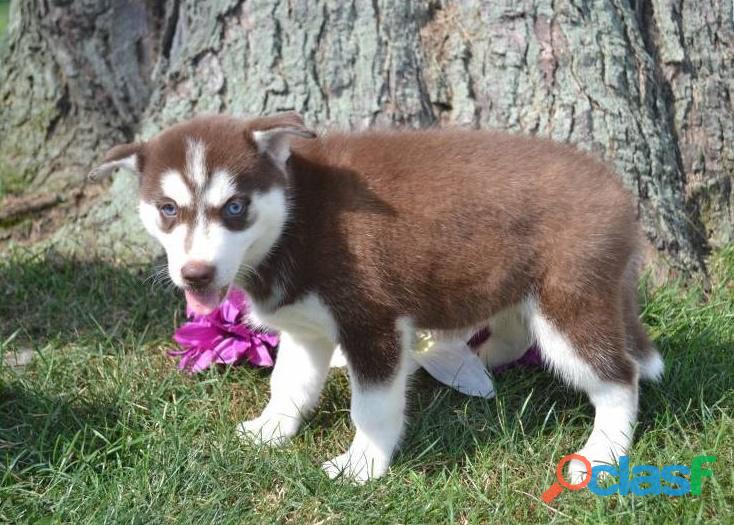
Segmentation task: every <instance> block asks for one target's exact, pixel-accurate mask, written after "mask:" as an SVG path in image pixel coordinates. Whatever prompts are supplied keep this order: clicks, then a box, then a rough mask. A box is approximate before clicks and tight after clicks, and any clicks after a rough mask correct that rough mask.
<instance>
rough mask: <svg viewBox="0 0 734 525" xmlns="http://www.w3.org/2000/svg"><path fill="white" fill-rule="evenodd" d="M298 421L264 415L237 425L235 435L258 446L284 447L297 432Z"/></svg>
mask: <svg viewBox="0 0 734 525" xmlns="http://www.w3.org/2000/svg"><path fill="white" fill-rule="evenodd" d="M299 423H300V422H299V421H297V420H296V419H295V418H291V417H286V416H274V417H271V416H266V415H265V414H263V415H261V416H260V417H256V418H255V419H251V420H249V421H243V422H242V423H240V424H239V425H237V429H236V432H237V435H239V436H240V438H242V439H247V440H249V441H252V442H254V443H258V444H267V445H271V446H276V447H277V446H282V445H285V444H286V443H287V442H288V440H289V439H290V438H292V437H293V436H295V435H296V433H297V432H298V426H299Z"/></svg>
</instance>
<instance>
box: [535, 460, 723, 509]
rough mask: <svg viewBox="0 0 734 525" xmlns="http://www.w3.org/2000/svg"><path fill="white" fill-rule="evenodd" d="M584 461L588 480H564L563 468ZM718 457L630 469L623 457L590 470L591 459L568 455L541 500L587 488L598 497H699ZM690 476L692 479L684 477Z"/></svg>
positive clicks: (551, 499)
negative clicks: (616, 462)
mask: <svg viewBox="0 0 734 525" xmlns="http://www.w3.org/2000/svg"><path fill="white" fill-rule="evenodd" d="M574 459H575V460H578V461H581V462H582V463H583V464H584V465H585V466H586V472H587V473H588V472H591V474H590V475H589V474H587V475H586V477H585V478H584V479H583V480H582V481H581V482H580V483H569V482H568V481H566V480H565V479H564V477H563V467H564V466H565V465H566V464H567V463H568V462H569V461H572V460H574ZM715 461H716V456H696V457H694V458H693V460H691V466H690V467H689V466H688V465H664V466H663V467H657V466H655V465H637V466H633V467H632V468H630V463H629V458H628V457H627V456H622V457H620V458H619V464H618V465H616V466H615V465H597V466H595V467H594V468H592V467H591V463H590V462H589V460H588V459H586V458H585V457H584V456H582V455H580V454H569V455H568V456H564V457H563V458H561V461H559V462H558V465H557V466H556V479H557V482H556V483H554V484H553V485H552V486H551V487H550V488H549V489H548V490H546V491H545V492H544V493H543V496H542V499H543V501H544V502H546V503H550V502H551V501H553V500H554V499H555V498H557V497H558V495H559V494H560V493H561V492H563V489H564V488H566V489H568V490H581V489H583V488H585V487H588V488H589V490H590V491H591V492H592V493H593V494H596V495H597V496H611V495H612V494H620V495H622V496H626V495H628V494H634V495H636V496H657V495H659V494H665V495H666V496H685V495H686V494H693V495H694V496H699V495H700V494H701V487H702V485H703V478H707V477H711V476H713V474H714V473H713V471H712V470H711V469H709V468H704V465H706V464H707V463H714V462H715ZM685 476H689V477H690V480H689V478H687V477H685Z"/></svg>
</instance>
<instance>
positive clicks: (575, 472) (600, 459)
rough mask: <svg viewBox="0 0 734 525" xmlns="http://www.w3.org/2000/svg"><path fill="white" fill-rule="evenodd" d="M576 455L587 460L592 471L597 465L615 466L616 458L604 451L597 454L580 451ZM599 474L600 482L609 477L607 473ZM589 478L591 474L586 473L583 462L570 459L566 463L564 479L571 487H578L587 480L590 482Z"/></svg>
mask: <svg viewBox="0 0 734 525" xmlns="http://www.w3.org/2000/svg"><path fill="white" fill-rule="evenodd" d="M578 454H579V455H581V456H584V457H585V458H586V459H588V460H589V463H590V464H591V468H592V469H593V468H594V467H596V466H597V465H616V464H617V457H616V456H615V455H614V454H612V453H611V452H607V451H605V452H601V453H598V452H587V451H584V450H581V451H579V452H578ZM599 474H600V475H599V480H600V481H601V480H603V479H605V478H606V477H607V476H608V475H609V474H608V473H607V472H601V473H599ZM589 476H591V472H587V469H586V464H585V463H584V462H583V461H579V460H577V459H572V460H571V461H569V462H568V472H567V478H566V479H567V480H568V482H569V483H571V484H572V485H578V484H580V483H583V482H584V481H586V479H587V478H588V479H589V480H590V479H591V478H590V477H589Z"/></svg>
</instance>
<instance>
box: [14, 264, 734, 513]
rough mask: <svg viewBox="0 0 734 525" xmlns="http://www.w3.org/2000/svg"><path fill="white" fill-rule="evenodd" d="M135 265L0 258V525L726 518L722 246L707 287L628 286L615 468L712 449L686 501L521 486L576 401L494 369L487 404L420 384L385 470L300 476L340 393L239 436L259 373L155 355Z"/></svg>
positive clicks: (252, 409)
mask: <svg viewBox="0 0 734 525" xmlns="http://www.w3.org/2000/svg"><path fill="white" fill-rule="evenodd" d="M148 271H149V270H147V269H146V270H143V269H130V268H128V269H120V268H116V267H113V266H107V265H105V264H103V263H97V264H81V263H74V262H72V261H68V260H65V259H63V258H58V257H54V256H52V255H47V256H43V257H40V256H30V255H24V254H15V255H13V256H11V257H10V258H6V259H4V260H0V350H2V351H3V352H22V351H23V350H32V351H33V355H34V359H33V361H32V362H31V364H30V365H29V366H28V367H26V368H24V369H13V368H11V367H10V366H8V365H3V366H2V368H1V369H0V387H1V388H2V390H1V392H0V522H7V523H24V522H28V523H69V522H77V523H78V522H82V523H103V522H111V523H141V524H142V523H210V522H216V523H218V524H228V523H263V522H267V523H271V522H272V523H281V522H282V523H445V522H458V523H488V522H498V523H512V522H519V523H546V522H555V523H595V524H596V523H630V522H649V521H655V522H661V523H662V522H669V523H687V522H703V521H706V522H714V523H715V522H720V523H726V522H729V523H730V522H731V521H730V520H731V516H732V511H733V510H734V508H733V507H734V480H733V478H734V468H733V466H734V459H733V457H732V454H733V451H734V422H733V421H732V417H733V408H734V359H733V354H732V349H733V348H734V323H733V322H732V321H733V317H734V288H733V285H732V283H734V279H733V278H734V250H729V251H727V252H724V253H721V254H719V255H718V256H717V258H716V262H715V264H714V278H713V282H714V285H713V288H712V290H711V291H710V292H709V293H708V294H706V296H704V293H703V292H701V291H700V290H697V289H684V288H683V287H682V286H679V285H675V284H671V285H669V286H667V287H665V288H662V289H658V290H655V291H653V292H651V293H649V294H647V295H646V296H645V297H644V318H645V321H646V322H647V323H648V325H649V326H650V329H651V333H652V334H653V335H654V337H655V339H656V341H657V344H658V345H659V347H660V348H661V350H662V352H663V354H664V355H665V358H666V361H667V366H668V368H667V372H666V376H665V379H664V381H663V382H662V384H660V385H646V386H645V387H644V388H643V391H642V401H641V413H640V424H639V427H638V432H637V440H636V445H635V448H634V451H633V452H632V463H633V464H657V465H662V464H671V463H684V464H690V461H691V458H692V457H693V456H696V455H698V454H703V453H706V454H713V455H716V456H718V461H717V462H716V463H715V464H714V466H713V468H714V477H713V479H710V480H709V479H707V480H706V481H705V483H704V487H703V494H702V495H701V496H685V497H678V498H671V497H665V496H651V497H634V496H627V497H621V496H612V497H606V498H602V497H596V496H593V495H591V494H590V493H589V492H588V491H582V492H575V493H569V492H566V493H564V494H562V495H561V496H560V497H559V498H558V499H557V500H556V501H555V502H554V503H553V505H552V506H551V507H548V506H546V505H544V504H543V503H542V502H541V501H540V500H539V495H540V494H541V493H542V492H543V490H545V489H546V488H547V487H548V486H549V485H550V484H551V483H552V481H553V468H554V464H555V462H556V461H558V459H559V458H560V457H561V456H563V455H565V454H567V453H570V452H573V451H575V450H576V449H578V448H580V446H581V444H582V443H583V441H584V439H585V436H586V435H587V434H588V432H589V430H590V428H591V423H592V416H593V414H592V412H591V410H590V407H589V405H588V404H587V403H586V402H585V400H584V399H583V397H582V396H580V395H577V394H573V393H569V392H568V391H567V390H566V389H564V388H563V387H562V386H560V385H559V383H558V382H556V381H554V380H553V379H552V378H550V377H549V376H548V375H547V374H545V373H543V372H541V371H538V372H533V371H523V370H511V371H509V372H506V373H505V374H503V375H501V376H500V377H498V378H497V382H496V383H497V385H496V386H497V390H498V397H497V399H496V400H491V401H485V400H477V399H469V398H466V397H462V396H460V395H458V394H455V393H453V392H451V391H449V390H447V389H445V388H441V387H439V386H437V385H436V384H435V383H433V382H432V381H431V380H430V379H429V378H427V377H425V376H422V377H421V378H420V379H419V380H418V381H417V385H416V387H415V389H414V391H413V393H412V396H411V400H412V409H411V414H412V417H411V420H412V421H411V424H410V427H409V431H408V434H407V436H406V440H405V444H404V447H403V452H401V453H400V454H399V455H398V457H397V458H396V461H395V464H394V466H393V468H392V469H391V472H390V474H389V475H388V476H387V477H386V478H384V479H382V480H378V481H375V482H371V483H369V484H368V485H366V486H363V487H355V486H351V485H347V484H342V483H333V482H330V481H328V480H327V479H326V477H325V475H323V474H322V472H321V471H320V469H319V465H320V463H321V462H322V461H325V460H327V459H329V458H330V457H333V456H334V455H336V454H338V453H340V452H342V451H343V450H344V449H345V448H346V447H347V445H348V443H349V440H350V438H351V434H352V433H351V430H350V423H349V414H348V384H347V381H346V378H345V376H344V374H343V373H341V372H333V373H332V376H331V378H330V380H329V382H328V385H327V389H326V391H325V393H324V395H323V400H322V404H321V407H320V409H319V411H318V412H317V414H316V415H315V416H314V418H313V419H312V420H311V421H310V422H309V423H308V425H307V427H306V428H305V429H304V431H303V433H302V434H301V435H300V436H299V437H297V438H296V439H295V440H294V441H293V442H292V443H291V444H290V445H288V446H287V447H285V448H283V449H280V450H269V449H265V448H257V447H254V446H250V445H247V444H242V443H240V442H238V441H237V440H236V438H235V437H234V435H233V428H234V425H235V423H236V422H238V421H240V420H242V419H245V418H250V417H252V416H254V415H256V414H257V413H258V411H259V410H260V409H261V408H262V407H263V406H264V404H265V402H266V399H267V393H268V388H267V381H268V372H267V371H265V370H256V369H251V368H245V367H243V368H234V369H228V370H224V371H221V370H220V371H210V372H208V373H205V374H203V375H200V376H196V377H188V376H186V375H183V374H181V373H179V372H178V371H177V370H176V368H175V367H174V366H173V363H172V361H171V360H170V359H169V358H168V357H166V355H165V349H166V348H167V347H168V344H169V337H170V334H171V332H172V331H173V329H174V327H175V326H176V325H177V323H178V322H180V318H179V315H180V314H179V312H180V310H181V307H182V304H181V300H180V299H179V298H178V297H177V296H176V295H174V294H173V292H171V291H166V290H161V289H151V288H150V286H149V285H148V284H146V283H145V279H144V278H145V275H146V273H147V272H148Z"/></svg>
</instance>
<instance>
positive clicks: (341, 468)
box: [321, 451, 390, 485]
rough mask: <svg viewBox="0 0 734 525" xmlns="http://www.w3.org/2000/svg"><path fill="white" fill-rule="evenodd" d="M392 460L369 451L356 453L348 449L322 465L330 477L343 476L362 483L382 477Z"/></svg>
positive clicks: (348, 479) (345, 478) (359, 483)
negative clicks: (371, 453) (368, 452)
mask: <svg viewBox="0 0 734 525" xmlns="http://www.w3.org/2000/svg"><path fill="white" fill-rule="evenodd" d="M389 466H390V461H389V460H386V459H384V458H380V457H376V456H373V455H369V454H367V453H364V452H363V453H358V454H354V453H352V452H351V451H347V452H345V453H344V454H342V455H340V456H337V457H335V458H334V459H331V460H329V461H327V462H326V463H324V464H323V465H321V468H322V469H324V471H325V472H326V475H327V476H329V478H330V479H336V478H341V479H343V480H346V481H351V482H352V483H356V484H358V485H361V484H363V483H366V482H368V481H369V480H371V479H377V478H379V477H382V476H383V475H384V474H385V472H387V469H388V467H389Z"/></svg>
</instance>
